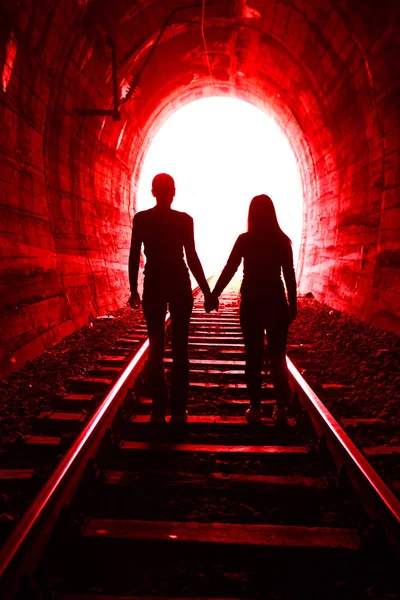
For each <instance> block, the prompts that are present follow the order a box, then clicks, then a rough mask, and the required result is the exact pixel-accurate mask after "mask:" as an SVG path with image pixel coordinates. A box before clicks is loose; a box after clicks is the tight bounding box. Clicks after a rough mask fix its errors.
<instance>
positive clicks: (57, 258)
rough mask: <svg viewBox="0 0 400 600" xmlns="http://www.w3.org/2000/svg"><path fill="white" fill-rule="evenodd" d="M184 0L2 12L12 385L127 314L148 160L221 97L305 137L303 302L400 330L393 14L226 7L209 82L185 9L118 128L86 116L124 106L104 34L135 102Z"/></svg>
mask: <svg viewBox="0 0 400 600" xmlns="http://www.w3.org/2000/svg"><path fill="white" fill-rule="evenodd" d="M179 5H180V3H179V2H177V1H176V2H175V1H174V0H168V1H167V2H163V3H161V2H157V1H155V2H147V1H145V0H143V1H141V2H138V3H131V4H130V3H129V2H122V1H120V0H115V1H114V2H113V3H109V2H108V1H106V0H79V1H78V2H74V3H72V2H69V1H67V0H61V1H59V2H51V1H50V0H43V2H41V3H36V2H33V1H31V0H21V1H20V2H18V3H16V2H14V1H12V0H0V26H1V32H2V35H1V39H0V68H1V70H2V82H1V83H2V86H1V89H0V95H1V96H0V97H1V104H0V114H1V119H2V123H3V127H2V129H1V133H0V152H1V167H2V169H1V178H0V186H1V206H0V215H1V217H0V218H1V225H2V227H1V230H0V242H1V263H0V285H1V288H0V292H1V298H0V303H1V316H0V319H1V321H0V326H1V330H2V340H1V346H0V369H1V371H2V372H3V373H5V372H8V371H9V370H12V369H15V368H18V367H19V366H20V365H21V364H23V361H24V360H25V359H26V358H29V357H32V356H34V355H36V354H38V353H39V352H41V351H42V350H43V349H45V348H47V347H49V346H50V345H51V344H52V343H54V342H56V341H58V340H59V339H60V338H61V337H63V336H64V335H66V334H67V333H69V332H72V331H74V330H75V329H76V328H78V327H80V326H81V325H82V324H83V323H87V322H88V320H89V319H92V318H94V317H95V316H96V315H98V314H102V313H104V312H106V311H108V310H112V309H115V308H117V307H119V306H121V305H122V304H123V303H124V302H125V300H126V298H127V295H128V291H127V273H126V263H127V255H128V249H129V236H130V223H131V216H132V214H133V212H134V210H135V186H136V183H137V181H138V177H139V174H140V164H141V161H142V160H143V156H144V153H145V149H146V148H147V147H148V144H149V143H150V141H151V137H152V135H153V134H154V132H155V131H156V130H157V127H159V126H160V124H161V123H162V122H163V120H164V119H165V118H166V116H167V114H170V113H171V112H172V111H173V110H175V109H177V108H179V107H180V106H182V104H183V103H184V102H188V101H191V100H193V99H196V98H199V97H203V96H206V95H211V94H217V95H227V94H228V95H234V96H237V97H239V98H242V99H246V100H248V101H251V102H254V103H255V104H257V105H258V106H260V107H261V108H263V109H264V110H267V111H269V112H270V113H271V114H273V116H274V117H275V118H276V119H277V121H278V123H279V124H280V126H281V127H282V129H283V130H284V131H285V132H286V133H287V135H288V137H289V139H290V141H291V143H292V146H293V149H294V151H295V153H296V156H297V158H298V161H299V167H300V170H301V175H302V180H303V187H304V210H305V214H304V230H303V243H302V248H301V261H300V264H299V267H298V278H299V286H300V291H301V292H308V291H311V292H312V293H313V294H314V296H315V297H316V298H317V299H318V300H321V301H324V302H326V303H327V304H329V305H330V306H332V307H334V308H337V309H341V310H345V311H347V312H350V313H352V314H355V315H356V316H358V317H359V318H361V319H366V320H368V321H370V322H371V323H372V324H374V325H377V326H378V327H382V328H384V329H390V330H393V331H397V332H400V321H399V313H400V310H399V309H400V300H399V296H400V258H399V229H400V223H399V211H400V209H399V185H400V167H399V156H400V153H399V150H400V121H399V119H400V116H399V115H400V111H399V108H400V81H399V78H398V56H399V45H400V34H399V31H400V15H399V13H398V10H397V9H396V7H395V6H394V4H393V3H392V2H390V0H382V1H381V2H380V3H379V6H378V5H377V4H376V3H374V2H369V1H367V2H362V3H361V2H356V3H355V2H351V1H350V0H335V1H333V0H332V1H331V0H324V1H322V0H307V1H305V0H293V2H290V3H288V2H285V1H283V0H271V2H268V3H265V2H264V1H263V0H248V1H247V2H228V1H226V2H224V1H221V2H219V3H216V4H214V5H213V7H212V8H207V11H208V12H207V15H208V19H209V20H208V21H206V23H205V34H206V37H207V40H208V49H209V57H210V65H211V69H212V72H213V77H214V84H213V85H211V83H210V78H209V72H208V67H207V61H206V56H205V51H204V46H203V40H202V37H201V35H200V29H199V15H198V14H197V13H198V11H197V13H196V14H195V15H194V17H193V15H191V14H190V15H189V13H187V14H186V13H185V16H184V17H182V19H181V21H179V23H178V22H177V23H174V25H173V27H171V28H169V29H167V30H166V31H165V34H164V35H163V38H162V40H161V42H160V48H159V49H158V50H157V51H156V52H155V54H154V56H153V57H152V59H151V60H150V61H149V63H148V65H146V68H145V70H144V72H143V74H142V75H141V76H140V78H138V79H137V82H136V87H137V89H135V93H134V94H133V95H132V99H131V100H130V101H129V102H127V103H126V104H124V105H123V106H121V120H120V121H113V120H112V119H111V118H110V117H107V118H105V119H104V118H103V117H90V118H89V117H86V118H85V117H81V116H79V115H78V114H77V113H76V111H75V109H76V108H77V107H84V108H85V107H89V108H111V107H112V85H111V77H112V72H111V60H110V49H109V48H108V46H107V44H106V40H107V36H108V35H110V36H111V37H113V38H114V39H118V49H119V56H120V57H123V58H121V59H120V60H119V82H120V92H121V95H123V94H124V93H125V92H126V86H127V82H128V81H130V80H131V79H132V77H134V76H135V75H136V74H137V73H138V71H139V69H140V68H141V66H143V64H144V62H145V60H146V57H147V55H148V52H149V50H150V49H151V48H152V45H153V44H154V42H155V40H156V39H157V35H158V32H159V31H160V29H161V27H162V26H163V24H164V23H165V15H166V13H167V12H168V11H169V10H173V9H174V8H176V7H177V6H179ZM193 10H194V9H193ZM193 14H194V13H193ZM189 16H191V17H193V19H189V18H188V17H189Z"/></svg>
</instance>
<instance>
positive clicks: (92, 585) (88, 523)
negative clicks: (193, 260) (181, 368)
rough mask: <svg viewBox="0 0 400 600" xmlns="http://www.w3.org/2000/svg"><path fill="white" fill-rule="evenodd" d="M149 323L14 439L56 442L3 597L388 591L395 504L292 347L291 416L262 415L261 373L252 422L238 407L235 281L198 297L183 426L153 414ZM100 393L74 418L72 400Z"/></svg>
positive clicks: (18, 530)
mask: <svg viewBox="0 0 400 600" xmlns="http://www.w3.org/2000/svg"><path fill="white" fill-rule="evenodd" d="M144 334H145V330H144V328H141V327H138V328H136V330H135V331H132V332H131V333H130V334H129V335H127V336H126V338H123V339H122V340H120V342H119V345H118V348H116V349H115V351H113V352H112V353H111V352H110V353H109V354H108V355H107V356H104V357H102V358H101V359H100V361H99V363H98V365H97V367H96V368H94V369H93V372H91V373H90V377H87V378H81V379H80V380H76V381H75V382H72V385H73V393H70V394H67V395H66V396H65V397H64V398H63V399H62V401H61V402H60V405H59V407H58V409H59V410H58V412H54V413H51V414H48V415H47V416H46V415H44V416H42V422H41V424H40V426H39V433H40V435H37V436H32V437H33V438H34V439H33V440H32V443H31V444H24V448H23V449H22V454H23V452H28V453H38V454H39V455H40V454H41V453H44V454H46V455H47V456H48V454H49V452H50V453H51V451H49V448H53V447H54V448H53V449H55V452H56V454H57V453H58V454H61V455H62V458H61V461H60V462H58V464H57V466H55V469H54V471H53V472H52V474H51V475H50V477H49V478H48V480H47V482H46V483H45V484H44V485H43V486H42V487H41V489H40V491H39V492H38V494H37V496H36V497H35V499H34V500H33V501H32V502H31V504H30V506H29V508H28V509H27V511H26V512H25V513H24V515H23V517H22V518H21V519H20V521H19V523H18V525H17V526H16V527H15V529H14V530H13V531H12V532H11V534H10V536H9V538H8V540H7V541H6V543H5V544H4V545H3V548H2V550H1V554H0V573H1V590H2V595H1V597H2V598H15V597H21V598H31V597H32V598H35V597H37V598H42V597H50V595H51V594H53V596H52V597H56V598H62V599H63V600H78V598H88V599H89V598H90V599H91V600H97V599H100V598H102V599H103V600H105V599H106V598H107V599H111V598H118V597H127V598H135V597H140V598H143V597H153V598H154V597H156V598H157V597H164V598H165V597H166V598H178V597H179V598H192V599H193V598H196V597H206V598H261V597H262V598H305V597H308V598H364V597H374V596H373V595H372V596H371V594H373V593H375V592H376V596H375V597H381V596H382V597H385V596H384V594H396V593H397V592H398V590H396V587H395V583H394V574H395V568H396V567H395V565H396V557H398V556H399V523H400V507H399V502H398V500H397V499H396V497H395V496H394V495H393V493H392V492H391V491H390V489H389V488H388V487H387V486H386V485H385V484H384V483H383V482H382V480H381V479H380V478H379V477H378V475H377V474H376V473H375V471H374V470H373V469H372V467H371V465H370V464H369V463H368V462H367V460H366V456H368V454H369V453H370V454H371V453H373V450H371V449H368V448H365V449H364V452H363V453H361V452H360V451H359V450H358V449H357V448H356V447H355V445H354V444H353V443H352V441H351V440H350V439H349V437H348V436H347V435H346V433H345V432H344V431H343V430H342V428H341V427H340V426H339V424H338V423H337V422H336V421H335V420H334V419H333V417H332V416H331V415H330V413H329V412H328V411H327V409H326V408H325V406H324V405H323V404H322V402H321V401H320V400H319V399H318V397H317V396H316V394H315V393H314V392H313V391H312V390H311V388H309V386H308V385H307V383H306V382H305V381H304V379H303V378H302V377H301V375H300V374H299V372H298V371H297V369H296V368H295V367H294V365H293V363H292V362H291V361H290V360H289V359H288V365H289V370H290V377H291V385H292V388H293V390H294V391H295V396H294V403H293V407H292V416H291V418H290V419H289V424H288V426H287V427H277V426H275V425H274V423H273V421H272V419H271V415H272V409H273V406H274V390H273V387H272V385H271V383H270V380H269V376H268V373H267V372H266V373H265V374H264V387H263V412H264V419H263V423H262V425H261V426H250V425H248V424H247V423H246V422H245V420H244V417H243V415H244V411H245V409H246V407H247V404H248V401H247V400H246V387H245V385H244V354H243V341H242V338H241V335H240V327H239V321H238V308H237V293H236V292H233V291H231V292H229V291H228V292H227V293H225V294H224V295H223V297H222V301H221V308H220V311H219V313H211V314H208V315H206V314H205V313H204V311H203V307H202V302H201V299H200V298H199V299H197V298H196V299H195V306H194V310H193V316H192V321H191V333H190V339H189V344H190V357H191V392H190V397H191V398H190V404H189V411H190V417H189V420H188V423H186V424H184V425H172V424H166V425H156V424H151V423H150V422H149V414H150V409H151V403H150V401H149V400H148V399H147V398H146V397H145V391H146V390H145V380H143V379H142V376H141V373H142V371H143V367H144V364H145V360H146V354H147V349H148V343H147V341H144V338H143V336H144ZM132 350H134V351H135V352H134V355H133V356H132V357H131V359H129V360H128V354H127V353H128V352H129V351H131V353H132ZM136 350H137V351H136ZM289 350H290V351H292V352H293V353H296V351H303V350H304V349H299V348H289ZM165 365H166V368H167V371H168V369H169V368H170V366H171V356H170V350H169V344H167V349H166V358H165ZM74 386H75V387H74ZM101 392H103V394H104V393H105V394H106V395H105V397H104V399H103V400H102V401H101V402H98V404H96V405H95V408H94V409H92V412H91V414H90V415H88V416H86V417H85V419H82V414H84V413H82V412H78V411H77V408H73V407H78V408H82V407H83V406H88V405H90V404H91V403H93V402H94V399H95V397H96V394H98V393H101ZM88 412H90V411H88ZM79 415H80V416H79ZM83 420H84V421H85V422H84V423H83V422H82V421H83ZM74 429H75V430H76V431H78V433H76V434H75V436H74V437H73V439H72V443H71V440H70V444H69V446H65V447H66V450H65V451H64V452H63V443H64V444H66V440H65V436H66V438H67V441H68V435H69V433H70V432H71V431H74ZM63 435H64V441H63ZM35 438H36V439H35ZM44 449H46V450H44ZM375 450H376V449H375ZM375 454H376V452H375ZM20 464H21V463H20ZM12 466H13V463H12V462H11V463H10V465H9V467H10V468H9V469H8V471H9V473H8V477H9V480H10V481H11V480H12V479H13V476H12V474H11V471H12V470H13V469H12V468H11V467H12ZM24 470H25V471H32V470H29V469H15V464H14V471H19V472H20V477H19V478H18V475H17V474H16V473H14V480H15V481H19V480H23V477H24V473H23V471H24ZM4 471H7V469H3V474H4ZM6 475H7V474H6ZM25 475H26V476H27V477H29V474H27V473H25ZM371 590H372V591H371ZM18 594H19V596H18ZM378 594H381V596H377V595H378ZM387 597H395V596H393V595H392V596H387Z"/></svg>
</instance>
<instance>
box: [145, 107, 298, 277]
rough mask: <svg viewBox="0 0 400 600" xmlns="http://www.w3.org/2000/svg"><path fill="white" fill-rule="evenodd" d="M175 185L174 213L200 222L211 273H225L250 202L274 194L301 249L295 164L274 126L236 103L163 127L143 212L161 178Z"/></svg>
mask: <svg viewBox="0 0 400 600" xmlns="http://www.w3.org/2000/svg"><path fill="white" fill-rule="evenodd" d="M162 172H164V173H169V174H170V175H172V177H173V178H174V179H175V185H176V196H175V199H174V202H173V205H172V208H174V209H176V210H181V211H184V212H187V213H189V214H190V215H191V216H192V217H193V218H194V223H195V239H196V247H197V251H198V254H199V257H200V260H201V262H202V263H203V266H204V270H205V271H206V273H207V275H211V274H213V273H215V272H217V271H218V270H220V269H221V268H222V267H223V266H224V264H225V262H226V260H227V258H228V256H229V253H230V251H231V249H232V246H233V244H234V242H235V240H236V238H237V236H238V235H239V234H240V233H242V232H244V231H246V229H247V212H248V207H249V203H250V200H251V199H252V197H253V196H256V195H258V194H268V195H269V196H270V197H271V198H272V200H273V202H274V204H275V208H276V212H277V215H278V220H279V224H280V226H281V227H282V229H283V230H284V231H285V233H287V235H289V237H290V238H291V240H292V242H293V251H294V258H295V265H296V264H297V256H298V251H299V245H300V238H301V229H302V214H303V207H302V204H303V195H302V186H301V179H300V174H299V170H298V167H297V163H296V159H295V156H294V154H293V151H292V149H291V147H290V144H289V142H288V139H287V137H286V136H285V135H284V134H283V132H282V131H281V129H280V128H279V126H278V125H277V124H276V122H275V121H274V120H273V119H272V118H271V117H269V116H268V115H266V114H265V113H264V112H263V111H261V110H260V109H258V108H256V107H255V106H253V105H251V104H249V103H247V102H244V101H242V100H237V99H234V98H221V97H217V98H205V99H202V100H196V101H194V102H191V103H190V104H187V105H186V106H184V107H183V108H181V109H180V110H178V111H177V112H176V113H174V114H173V115H172V116H171V117H170V118H169V119H168V121H167V122H166V123H165V124H164V125H163V126H162V127H161V129H160V130H159V131H158V133H157V134H156V135H155V137H154V139H153V141H152V144H151V146H150V148H149V150H148V153H147V155H146V157H145V160H144V165H143V170H142V173H141V177H140V182H139V189H138V197H137V210H144V209H146V208H150V207H151V206H154V203H155V201H154V198H153V197H152V195H151V181H152V179H153V177H154V175H156V174H157V173H162Z"/></svg>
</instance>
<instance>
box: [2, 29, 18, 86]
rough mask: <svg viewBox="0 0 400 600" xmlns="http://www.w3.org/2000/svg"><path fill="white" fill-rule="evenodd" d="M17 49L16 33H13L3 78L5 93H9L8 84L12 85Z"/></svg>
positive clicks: (7, 47) (8, 46)
mask: <svg viewBox="0 0 400 600" xmlns="http://www.w3.org/2000/svg"><path fill="white" fill-rule="evenodd" d="M17 49H18V47H17V40H16V38H15V35H14V31H12V32H11V34H10V37H9V39H8V42H7V45H6V57H5V61H4V67H3V73H2V76H1V83H2V86H3V92H6V91H7V87H8V84H9V83H10V79H11V75H12V70H13V66H14V62H15V58H16V56H17Z"/></svg>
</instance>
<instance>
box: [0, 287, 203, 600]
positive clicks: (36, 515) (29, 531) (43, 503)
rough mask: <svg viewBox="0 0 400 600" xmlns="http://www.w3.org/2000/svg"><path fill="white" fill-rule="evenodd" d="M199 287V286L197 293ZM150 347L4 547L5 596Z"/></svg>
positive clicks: (35, 552) (47, 531)
mask: <svg viewBox="0 0 400 600" xmlns="http://www.w3.org/2000/svg"><path fill="white" fill-rule="evenodd" d="M196 291H197V289H196V290H194V293H195V292H196ZM169 319H170V315H169V313H167V314H166V317H165V324H166V326H167V325H168V323H169ZM148 348H149V340H148V339H147V340H146V341H145V342H144V343H143V344H142V346H141V347H140V348H139V350H138V351H137V353H136V354H135V356H134V357H133V358H132V359H131V361H130V362H129V364H128V365H127V367H126V368H125V369H124V371H123V373H122V374H121V375H120V377H119V378H118V379H117V381H116V382H115V384H114V385H113V386H112V388H111V389H110V390H109V392H108V393H107V395H106V397H105V398H104V400H103V401H102V402H101V403H100V404H99V406H98V408H97V409H96V411H95V412H94V414H93V415H92V416H91V418H90V419H89V421H88V423H87V424H86V426H85V427H84V428H83V430H82V431H81V432H80V433H79V434H78V436H77V438H76V439H75V441H74V442H73V444H72V446H71V447H70V448H69V449H68V450H67V452H66V454H65V456H64V457H63V458H62V459H61V461H60V463H59V464H58V465H57V467H56V468H55V470H54V471H53V473H52V474H51V475H50V477H49V479H48V480H47V481H46V483H45V484H44V485H43V487H42V488H41V490H40V491H39V492H38V494H37V496H36V497H35V498H34V500H33V502H32V503H31V504H30V506H29V508H28V509H27V510H26V512H25V513H24V514H23V516H22V517H21V519H20V521H19V522H18V523H17V525H16V527H15V529H14V530H13V531H12V532H11V534H10V535H9V537H8V539H7V540H6V542H5V544H4V546H3V547H2V548H1V550H0V592H1V593H2V596H1V597H3V598H8V597H14V596H13V595H12V594H14V593H15V592H16V591H17V589H18V585H19V581H20V580H21V578H22V577H23V576H24V575H28V576H29V575H31V574H32V572H33V570H34V568H35V566H36V563H37V561H38V560H39V558H40V554H41V550H42V549H43V548H44V546H45V544H46V543H47V541H48V539H49V538H50V536H51V533H52V529H53V527H54V525H55V523H56V520H57V518H58V516H59V514H60V512H61V509H62V507H63V506H64V505H65V504H66V503H68V502H69V501H70V500H71V499H72V496H73V494H74V491H75V489H76V487H77V485H78V483H79V480H80V479H81V476H82V474H83V472H84V469H85V468H86V465H87V463H88V461H89V459H90V458H91V457H93V456H94V455H95V454H96V451H97V449H98V447H99V445H100V443H101V439H102V436H103V434H104V432H105V430H106V429H107V428H108V426H109V425H110V423H111V422H112V419H113V417H114V415H115V412H116V410H117V407H118V405H119V404H120V403H121V401H122V400H123V393H124V391H125V390H126V387H125V386H126V384H127V383H128V382H129V384H131V383H134V381H135V378H136V377H137V376H138V374H139V372H140V370H141V368H142V366H143V364H144V362H145V359H146V356H147V353H148Z"/></svg>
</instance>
